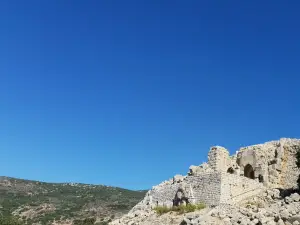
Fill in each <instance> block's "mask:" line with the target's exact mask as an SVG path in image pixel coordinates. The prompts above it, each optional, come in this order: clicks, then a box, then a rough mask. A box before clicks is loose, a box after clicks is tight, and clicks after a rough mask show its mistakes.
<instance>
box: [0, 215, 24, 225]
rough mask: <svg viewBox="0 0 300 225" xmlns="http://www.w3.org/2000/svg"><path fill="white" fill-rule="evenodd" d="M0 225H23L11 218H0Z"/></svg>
mask: <svg viewBox="0 0 300 225" xmlns="http://www.w3.org/2000/svg"><path fill="white" fill-rule="evenodd" d="M0 224H1V225H23V223H22V222H20V221H19V220H18V219H16V218H12V217H0Z"/></svg>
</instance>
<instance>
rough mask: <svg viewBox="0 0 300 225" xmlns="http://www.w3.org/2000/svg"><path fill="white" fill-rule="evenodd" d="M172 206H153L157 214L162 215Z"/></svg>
mask: <svg viewBox="0 0 300 225" xmlns="http://www.w3.org/2000/svg"><path fill="white" fill-rule="evenodd" d="M171 209H172V208H168V207H167V206H156V207H155V208H154V211H155V212H156V213H157V214H158V215H162V214H165V213H168V212H170V211H171Z"/></svg>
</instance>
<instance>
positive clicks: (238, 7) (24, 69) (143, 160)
mask: <svg viewBox="0 0 300 225" xmlns="http://www.w3.org/2000/svg"><path fill="white" fill-rule="evenodd" d="M299 11H300V2H299V1H276V0H275V1H274V0H273V1H256V0H254V1H240V0H238V1H235V0H233V1H223V0H222V1H221V0H220V1H199V0H194V1H193V0H191V1H177V0H170V1H169V0H154V1H141V0H136V1H132V0H127V1H121V0H120V1H115V0H101V1H99V0H88V1H84V0H81V1H77V0H72V1H71V0H63V1H61V0H51V1H50V0H44V1H40V0H36V1H33V0H28V1H21V0H20V1H16V0H2V1H0V28H1V31H0V32H1V33H0V128H1V129H0V153H1V155H0V174H1V175H6V176H13V177H20V178H27V179H36V180H43V181H52V182H63V181H66V182H84V183H94V184H107V185H113V186H121V187H125V188H131V189H145V188H150V187H151V186H152V185H155V184H158V183H160V182H161V181H162V180H165V179H168V178H170V177H172V176H173V175H175V174H177V173H181V174H185V173H186V172H187V170H188V167H189V166H190V165H191V164H195V165H198V164H200V163H202V162H203V161H206V157H207V152H208V150H209V147H210V146H212V145H222V146H224V147H226V148H228V149H229V150H230V151H231V152H232V153H233V152H235V151H236V150H237V149H238V148H239V147H241V146H245V145H250V144H256V143H262V142H265V141H268V140H274V139H279V138H280V137H296V138H297V137H298V138H299V137H300V133H299V131H300V130H299V127H300V118H299V115H300V29H299V22H300V13H299Z"/></svg>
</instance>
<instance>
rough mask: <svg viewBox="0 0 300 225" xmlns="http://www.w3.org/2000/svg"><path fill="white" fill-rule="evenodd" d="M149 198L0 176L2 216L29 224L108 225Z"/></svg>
mask: <svg viewBox="0 0 300 225" xmlns="http://www.w3.org/2000/svg"><path fill="white" fill-rule="evenodd" d="M144 195H145V191H131V190H126V189H122V188H116V187H109V186H103V185H87V184H73V183H62V184H56V183H44V182H38V181H29V180H21V179H15V178H8V177H0V213H1V216H2V217H8V216H15V217H18V218H20V219H22V221H23V222H24V223H25V224H35V223H36V224H52V223H53V221H55V223H56V224H80V223H81V222H82V221H83V220H85V221H95V223H96V224H106V223H107V222H108V221H110V220H111V219H114V218H117V217H120V216H121V215H122V214H124V213H127V212H128V211H129V210H130V209H131V208H132V207H133V206H134V205H135V204H136V203H138V202H139V201H140V200H141V199H142V198H143V197H144Z"/></svg>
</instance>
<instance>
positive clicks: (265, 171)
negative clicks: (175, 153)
mask: <svg viewBox="0 0 300 225" xmlns="http://www.w3.org/2000/svg"><path fill="white" fill-rule="evenodd" d="M298 149H300V140H298V139H287V138H282V139H280V140H279V141H271V142H267V143H264V144H258V145H253V146H248V147H243V148H241V149H239V151H237V152H236V154H234V155H232V156H230V154H229V152H228V150H227V149H225V148H223V147H220V146H215V147H212V148H211V149H210V151H209V153H208V162H207V163H203V164H202V165H199V166H191V167H190V168H189V172H188V174H187V175H186V176H182V175H176V176H175V177H173V178H172V179H170V180H168V181H165V182H163V183H161V184H159V185H157V186H155V187H153V188H152V189H151V190H150V191H149V192H148V193H147V195H146V197H145V199H144V200H143V201H142V202H140V203H139V204H138V205H137V206H136V207H135V208H143V207H145V206H148V207H151V208H153V207H155V206H167V207H172V206H178V205H181V204H188V203H192V204H197V203H204V204H205V205H207V206H210V207H212V206H217V205H220V204H231V205H234V204H236V203H238V202H240V201H242V200H245V199H247V198H251V197H253V196H257V195H259V194H260V193H262V192H264V191H266V190H267V189H272V188H279V189H290V188H296V187H297V179H298V176H299V173H300V171H299V169H298V168H297V167H296V163H295V161H296V158H295V154H296V152H297V150H298ZM135 208H134V209H135ZM134 209H133V210H134Z"/></svg>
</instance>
